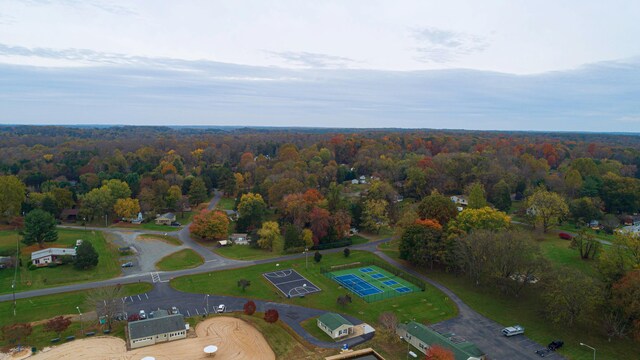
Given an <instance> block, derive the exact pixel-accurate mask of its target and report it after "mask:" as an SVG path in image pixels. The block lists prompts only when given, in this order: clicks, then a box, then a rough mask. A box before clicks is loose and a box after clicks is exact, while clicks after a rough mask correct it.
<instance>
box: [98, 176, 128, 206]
mask: <svg viewBox="0 0 640 360" xmlns="http://www.w3.org/2000/svg"><path fill="white" fill-rule="evenodd" d="M102 186H104V187H106V188H107V189H109V191H110V193H111V196H112V197H113V199H114V201H115V200H117V199H126V198H129V197H131V189H130V188H129V184H127V183H126V182H124V181H122V180H118V179H111V180H105V181H103V182H102Z"/></svg>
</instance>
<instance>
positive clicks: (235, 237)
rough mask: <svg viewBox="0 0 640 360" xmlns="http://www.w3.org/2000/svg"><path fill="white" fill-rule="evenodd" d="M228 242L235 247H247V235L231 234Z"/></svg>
mask: <svg viewBox="0 0 640 360" xmlns="http://www.w3.org/2000/svg"><path fill="white" fill-rule="evenodd" d="M229 240H230V241H232V242H233V243H234V244H236V245H249V235H248V234H231V236H229Z"/></svg>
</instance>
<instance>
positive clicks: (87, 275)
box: [0, 229, 121, 294]
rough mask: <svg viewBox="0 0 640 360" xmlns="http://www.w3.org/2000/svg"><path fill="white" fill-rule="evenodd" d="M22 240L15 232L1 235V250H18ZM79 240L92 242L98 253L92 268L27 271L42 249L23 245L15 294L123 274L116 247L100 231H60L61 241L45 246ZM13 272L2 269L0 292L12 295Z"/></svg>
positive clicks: (60, 244) (65, 244)
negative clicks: (16, 292)
mask: <svg viewBox="0 0 640 360" xmlns="http://www.w3.org/2000/svg"><path fill="white" fill-rule="evenodd" d="M20 239H21V237H20V236H19V235H18V234H17V232H15V231H1V232H0V249H11V248H13V249H15V246H16V240H20ZM77 239H82V240H84V241H89V242H91V243H92V244H93V247H94V248H95V250H96V251H97V252H98V254H99V256H100V257H99V263H98V266H96V267H95V268H93V269H89V270H77V269H75V268H74V267H73V265H71V264H67V265H61V266H56V267H52V268H49V267H44V268H39V269H35V270H28V269H27V266H28V265H29V264H30V263H31V253H32V252H33V251H37V250H40V248H39V246H38V245H32V246H29V247H27V246H25V245H24V244H22V243H21V242H20V243H19V245H20V260H21V261H22V266H21V267H19V269H18V278H17V281H16V291H27V290H34V289H40V288H46V287H55V286H60V285H66V284H70V283H78V282H88V281H98V280H104V279H109V278H113V277H116V276H118V275H120V271H121V270H120V263H119V262H118V252H117V248H116V247H114V246H113V245H112V244H109V243H108V242H107V241H106V240H105V238H104V236H103V234H102V233H101V232H99V231H85V230H75V229H59V230H58V241H56V242H55V243H45V246H52V245H53V246H57V247H73V246H74V245H75V243H76V240H77ZM13 276H14V270H13V269H4V270H0V293H2V294H6V293H9V292H11V284H12V281H13Z"/></svg>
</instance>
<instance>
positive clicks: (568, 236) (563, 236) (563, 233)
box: [558, 232, 573, 240]
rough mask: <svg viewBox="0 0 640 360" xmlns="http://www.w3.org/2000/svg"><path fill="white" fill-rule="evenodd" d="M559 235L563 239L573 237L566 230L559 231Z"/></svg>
mask: <svg viewBox="0 0 640 360" xmlns="http://www.w3.org/2000/svg"><path fill="white" fill-rule="evenodd" d="M558 237H559V238H560V239H562V240H571V239H572V238H573V236H571V234H567V233H565V232H561V233H558Z"/></svg>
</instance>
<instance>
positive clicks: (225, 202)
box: [216, 197, 236, 210]
mask: <svg viewBox="0 0 640 360" xmlns="http://www.w3.org/2000/svg"><path fill="white" fill-rule="evenodd" d="M235 207H236V199H234V198H229V197H222V198H220V201H218V204H216V208H217V209H222V210H233V209H234V208H235Z"/></svg>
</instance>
